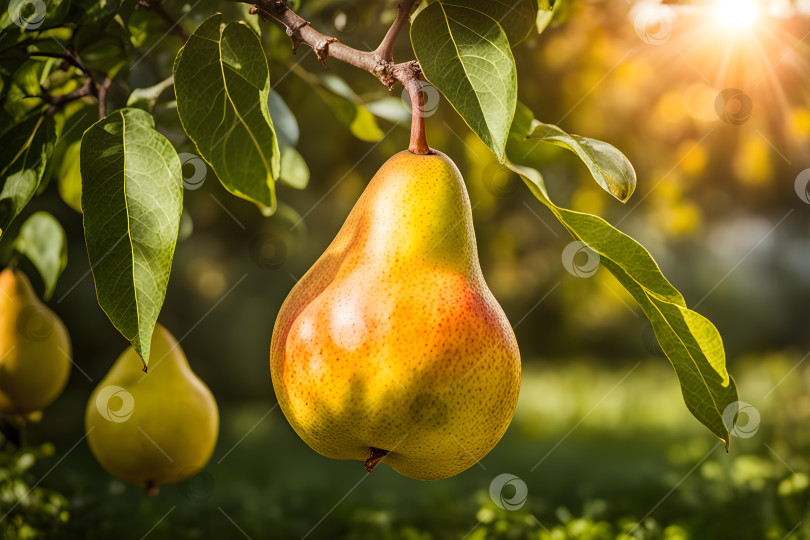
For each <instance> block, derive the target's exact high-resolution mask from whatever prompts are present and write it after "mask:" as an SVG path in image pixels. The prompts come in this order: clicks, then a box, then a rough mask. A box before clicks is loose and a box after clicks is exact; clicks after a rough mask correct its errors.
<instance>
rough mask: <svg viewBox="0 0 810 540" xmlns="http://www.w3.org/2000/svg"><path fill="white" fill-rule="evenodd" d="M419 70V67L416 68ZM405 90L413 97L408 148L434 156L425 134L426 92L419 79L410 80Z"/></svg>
mask: <svg viewBox="0 0 810 540" xmlns="http://www.w3.org/2000/svg"><path fill="white" fill-rule="evenodd" d="M415 69H419V66H415ZM405 88H407V89H408V93H409V94H410V95H411V144H410V146H408V150H410V151H411V152H412V153H414V154H421V155H426V154H432V153H433V152H431V150H430V146H429V145H428V142H427V134H426V133H425V91H424V89H423V88H422V82H421V81H420V80H419V78H418V77H414V78H412V79H408V81H407V82H406V83H405Z"/></svg>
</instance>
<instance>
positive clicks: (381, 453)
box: [366, 447, 388, 472]
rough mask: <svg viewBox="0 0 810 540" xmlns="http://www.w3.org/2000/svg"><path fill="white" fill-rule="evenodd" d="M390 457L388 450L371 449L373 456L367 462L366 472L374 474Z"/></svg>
mask: <svg viewBox="0 0 810 540" xmlns="http://www.w3.org/2000/svg"><path fill="white" fill-rule="evenodd" d="M387 455H388V450H382V449H380V448H374V447H371V456H369V458H368V459H367V460H366V471H368V472H374V467H376V466H377V465H379V463H380V462H381V461H382V460H383V459H384V458H385V456H387Z"/></svg>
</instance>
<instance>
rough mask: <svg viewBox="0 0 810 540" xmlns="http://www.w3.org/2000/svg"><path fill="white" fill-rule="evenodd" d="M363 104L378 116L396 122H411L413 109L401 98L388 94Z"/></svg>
mask: <svg viewBox="0 0 810 540" xmlns="http://www.w3.org/2000/svg"><path fill="white" fill-rule="evenodd" d="M363 106H364V107H365V108H366V110H368V112H370V113H371V114H373V115H374V116H376V117H377V118H382V119H383V120H388V121H389V122H393V123H394V124H403V125H409V124H410V122H411V111H410V109H409V108H408V107H406V106H405V103H403V102H402V100H401V99H400V98H395V97H392V96H386V97H382V98H380V99H375V100H374V101H369V102H367V103H365V105H363Z"/></svg>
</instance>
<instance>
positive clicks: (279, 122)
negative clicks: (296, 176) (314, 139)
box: [267, 90, 300, 159]
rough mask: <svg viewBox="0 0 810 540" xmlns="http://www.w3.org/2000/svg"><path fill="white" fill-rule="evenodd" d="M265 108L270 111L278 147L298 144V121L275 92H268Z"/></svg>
mask: <svg viewBox="0 0 810 540" xmlns="http://www.w3.org/2000/svg"><path fill="white" fill-rule="evenodd" d="M267 108H268V110H269V111H270V118H272V119H273V126H274V127H275V128H276V134H277V135H278V143H279V145H284V146H295V145H296V144H298V137H299V135H300V131H299V129H298V120H296V119H295V115H294V114H293V112H292V111H291V110H290V108H289V107H288V106H287V103H286V102H285V101H284V98H282V97H281V95H280V94H279V93H278V92H276V91H275V90H270V94H269V95H268V96H267ZM282 159H283V158H282Z"/></svg>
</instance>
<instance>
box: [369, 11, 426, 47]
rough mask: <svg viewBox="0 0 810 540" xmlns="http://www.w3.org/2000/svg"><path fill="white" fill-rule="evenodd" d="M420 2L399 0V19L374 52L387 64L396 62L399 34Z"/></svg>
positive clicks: (395, 20) (397, 18)
mask: <svg viewBox="0 0 810 540" xmlns="http://www.w3.org/2000/svg"><path fill="white" fill-rule="evenodd" d="M419 1H420V0H399V3H398V4H397V17H396V19H394V22H393V24H392V25H391V27H390V28H389V29H388V32H386V34H385V37H384V38H383V40H382V41H381V42H380V45H379V47H377V50H375V51H374V52H375V53H376V55H377V58H379V59H380V60H383V61H385V62H393V61H394V43H396V41H397V37H398V36H399V33H400V32H401V31H402V29H403V28H404V27H405V25H406V24H407V22H408V19H409V18H410V16H411V12H412V11H413V9H414V7H416V5H417V4H419Z"/></svg>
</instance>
